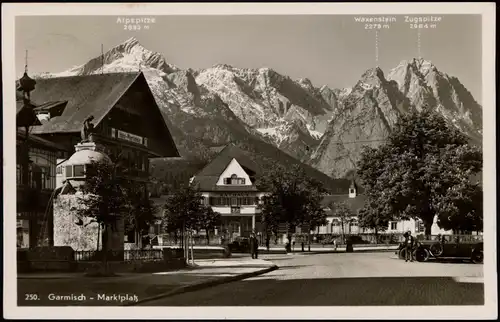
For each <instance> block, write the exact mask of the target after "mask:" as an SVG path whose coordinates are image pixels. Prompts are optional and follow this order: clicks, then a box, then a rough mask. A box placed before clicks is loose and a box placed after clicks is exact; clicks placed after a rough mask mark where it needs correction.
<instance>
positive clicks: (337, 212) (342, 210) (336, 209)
mask: <svg viewBox="0 0 500 322" xmlns="http://www.w3.org/2000/svg"><path fill="white" fill-rule="evenodd" d="M328 207H329V208H330V209H332V212H333V215H334V216H335V217H338V218H339V219H340V225H341V229H342V241H343V242H345V228H344V226H345V224H349V223H351V221H352V216H353V214H352V211H351V209H349V207H348V206H347V204H346V203H345V202H343V201H341V202H337V203H335V202H330V203H329V204H328Z"/></svg>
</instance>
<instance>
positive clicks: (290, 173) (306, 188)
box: [257, 165, 326, 241]
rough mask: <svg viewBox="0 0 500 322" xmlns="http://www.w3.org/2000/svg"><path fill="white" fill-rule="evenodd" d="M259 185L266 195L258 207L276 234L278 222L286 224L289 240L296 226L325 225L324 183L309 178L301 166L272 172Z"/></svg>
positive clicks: (263, 218) (279, 167) (279, 168)
mask: <svg viewBox="0 0 500 322" xmlns="http://www.w3.org/2000/svg"><path fill="white" fill-rule="evenodd" d="M257 185H258V187H259V190H261V191H266V192H267V194H266V195H265V196H264V197H263V198H262V202H261V203H260V205H259V208H260V209H261V212H262V220H263V222H264V223H265V224H266V226H267V227H268V228H269V229H271V230H275V231H277V227H278V225H279V223H286V224H287V227H288V232H287V237H288V240H289V241H291V237H292V236H291V234H292V229H293V228H294V227H297V226H301V225H303V224H305V223H307V224H312V225H318V224H321V223H324V222H325V220H326V213H325V212H324V211H323V209H322V207H321V200H322V198H323V196H324V194H325V192H326V191H325V189H324V188H323V185H322V183H321V182H319V181H317V180H315V179H313V178H311V177H308V176H307V175H306V173H305V171H304V170H303V169H302V168H301V167H299V166H298V165H294V166H292V167H290V168H284V167H283V166H278V167H277V168H275V169H271V170H270V171H268V172H267V173H265V174H264V175H263V176H261V177H260V178H259V179H258V182H257Z"/></svg>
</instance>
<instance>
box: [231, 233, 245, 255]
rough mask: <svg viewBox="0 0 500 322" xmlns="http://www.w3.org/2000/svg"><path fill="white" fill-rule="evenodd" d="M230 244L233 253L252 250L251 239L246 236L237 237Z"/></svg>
mask: <svg viewBox="0 0 500 322" xmlns="http://www.w3.org/2000/svg"><path fill="white" fill-rule="evenodd" d="M228 246H229V250H230V251H231V252H232V253H248V252H250V239H248V238H246V237H236V238H235V240H234V241H232V242H231V243H229V245H228Z"/></svg>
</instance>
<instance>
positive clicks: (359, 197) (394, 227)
mask: <svg viewBox="0 0 500 322" xmlns="http://www.w3.org/2000/svg"><path fill="white" fill-rule="evenodd" d="M337 181H338V186H339V187H341V188H342V189H341V190H339V191H340V192H342V193H339V194H336V195H329V196H326V197H325V198H324V199H323V203H322V204H323V207H324V208H323V209H324V210H325V211H326V213H327V214H328V217H327V221H328V224H327V225H326V226H322V227H318V228H317V230H316V234H332V235H335V236H340V235H342V234H345V235H362V234H373V233H374V230H372V229H366V228H362V227H359V223H358V215H359V211H360V210H361V208H363V206H364V204H365V201H366V196H365V195H364V194H363V192H364V191H363V190H362V188H361V187H360V186H359V184H357V183H356V182H355V181H354V180H350V184H349V186H348V188H347V182H346V180H343V179H342V180H337ZM341 181H344V182H341ZM339 202H343V203H344V204H345V205H346V206H347V207H348V208H349V210H350V211H351V214H352V216H350V217H349V218H339V217H338V216H335V215H334V210H333V209H332V207H334V205H335V204H338V203H339ZM408 231H411V233H412V234H414V235H419V234H423V233H425V227H424V223H423V221H422V220H415V219H409V220H394V221H390V222H389V224H388V226H387V229H386V230H385V231H383V232H379V233H380V234H393V235H402V234H404V233H405V232H408ZM438 234H441V235H446V234H452V231H446V230H443V229H441V228H439V226H438V224H437V217H436V218H435V219H434V223H433V225H432V227H431V235H438Z"/></svg>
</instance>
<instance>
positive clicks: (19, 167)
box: [16, 164, 22, 184]
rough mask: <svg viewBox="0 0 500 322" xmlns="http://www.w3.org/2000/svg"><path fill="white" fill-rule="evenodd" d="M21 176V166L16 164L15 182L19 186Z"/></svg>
mask: <svg viewBox="0 0 500 322" xmlns="http://www.w3.org/2000/svg"><path fill="white" fill-rule="evenodd" d="M21 174H22V171H21V165H20V164H16V180H17V183H18V184H20V183H21V181H22V180H21Z"/></svg>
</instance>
